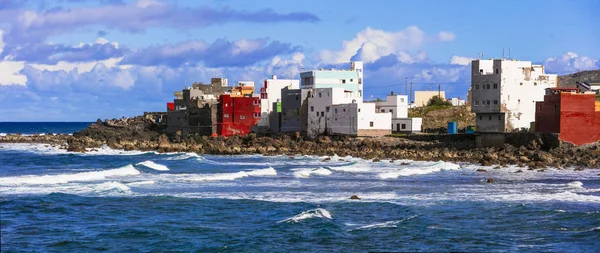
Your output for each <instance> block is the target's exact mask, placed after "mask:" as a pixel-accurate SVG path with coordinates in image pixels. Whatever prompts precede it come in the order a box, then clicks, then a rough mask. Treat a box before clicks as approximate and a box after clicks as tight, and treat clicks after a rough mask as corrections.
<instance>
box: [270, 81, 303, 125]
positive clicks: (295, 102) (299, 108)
mask: <svg viewBox="0 0 600 253" xmlns="http://www.w3.org/2000/svg"><path fill="white" fill-rule="evenodd" d="M307 94H308V90H307V89H292V88H290V87H285V88H283V89H282V90H281V102H280V103H278V105H279V104H280V105H281V111H280V112H279V113H277V114H271V115H273V116H275V117H276V119H274V120H272V122H273V121H275V122H277V126H278V129H277V127H273V125H271V130H272V131H275V132H283V133H289V132H302V130H303V129H304V132H305V131H306V129H307V125H306V124H302V123H306V121H303V120H302V119H303V118H306V117H307V115H306V112H307V108H308V102H306V98H307V97H308V95H307Z"/></svg>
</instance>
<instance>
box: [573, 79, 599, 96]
mask: <svg viewBox="0 0 600 253" xmlns="http://www.w3.org/2000/svg"><path fill="white" fill-rule="evenodd" d="M576 84H577V88H578V89H579V92H581V93H583V92H593V93H596V94H597V95H600V83H589V82H576Z"/></svg>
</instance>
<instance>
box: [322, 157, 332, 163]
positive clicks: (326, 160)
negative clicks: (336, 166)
mask: <svg viewBox="0 0 600 253" xmlns="http://www.w3.org/2000/svg"><path fill="white" fill-rule="evenodd" d="M328 161H331V158H330V157H327V158H325V159H323V160H321V162H328Z"/></svg>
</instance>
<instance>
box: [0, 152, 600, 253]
mask: <svg viewBox="0 0 600 253" xmlns="http://www.w3.org/2000/svg"><path fill="white" fill-rule="evenodd" d="M0 146H2V148H0V210H1V212H0V215H1V220H0V221H1V232H2V233H1V237H0V241H1V248H2V252H22V251H27V252H94V251H102V252H166V251H183V252H367V251H469V252H473V251H485V252H506V251H510V252H513V251H523V252H543V251H552V252H597V251H598V249H600V176H598V174H599V173H600V171H598V170H585V171H577V172H576V171H573V170H557V169H550V170H549V171H548V172H544V173H540V172H535V171H528V170H525V171H524V172H523V173H514V172H516V171H517V170H518V169H519V168H516V167H509V168H503V169H500V170H495V169H493V168H491V167H481V166H476V165H469V164H455V163H445V162H439V161H436V162H413V161H394V162H390V161H382V162H378V163H373V162H369V161H364V160H361V159H356V158H352V157H333V158H332V159H331V161H322V160H323V157H308V156H296V157H293V159H292V158H290V157H288V156H271V157H265V156H258V155H247V156H211V155H202V156H201V155H196V154H192V153H171V154H156V153H154V152H137V151H118V150H112V149H108V148H103V149H100V150H98V151H94V152H90V153H87V154H78V153H70V152H66V151H64V150H59V149H57V148H54V147H51V146H48V145H43V144H4V143H0ZM340 159H341V160H343V161H340ZM402 162H408V163H410V164H409V165H403V164H402ZM480 168H485V169H487V170H488V172H487V173H481V172H476V170H477V169H480ZM489 177H492V178H494V179H495V180H496V183H494V184H489V183H486V182H485V181H486V179H487V178H489ZM353 194H356V195H358V196H359V197H361V198H362V199H361V200H350V199H349V197H350V196H351V195H353Z"/></svg>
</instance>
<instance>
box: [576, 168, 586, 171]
mask: <svg viewBox="0 0 600 253" xmlns="http://www.w3.org/2000/svg"><path fill="white" fill-rule="evenodd" d="M583 170H584V168H581V167H579V168H575V169H574V171H583Z"/></svg>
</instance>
